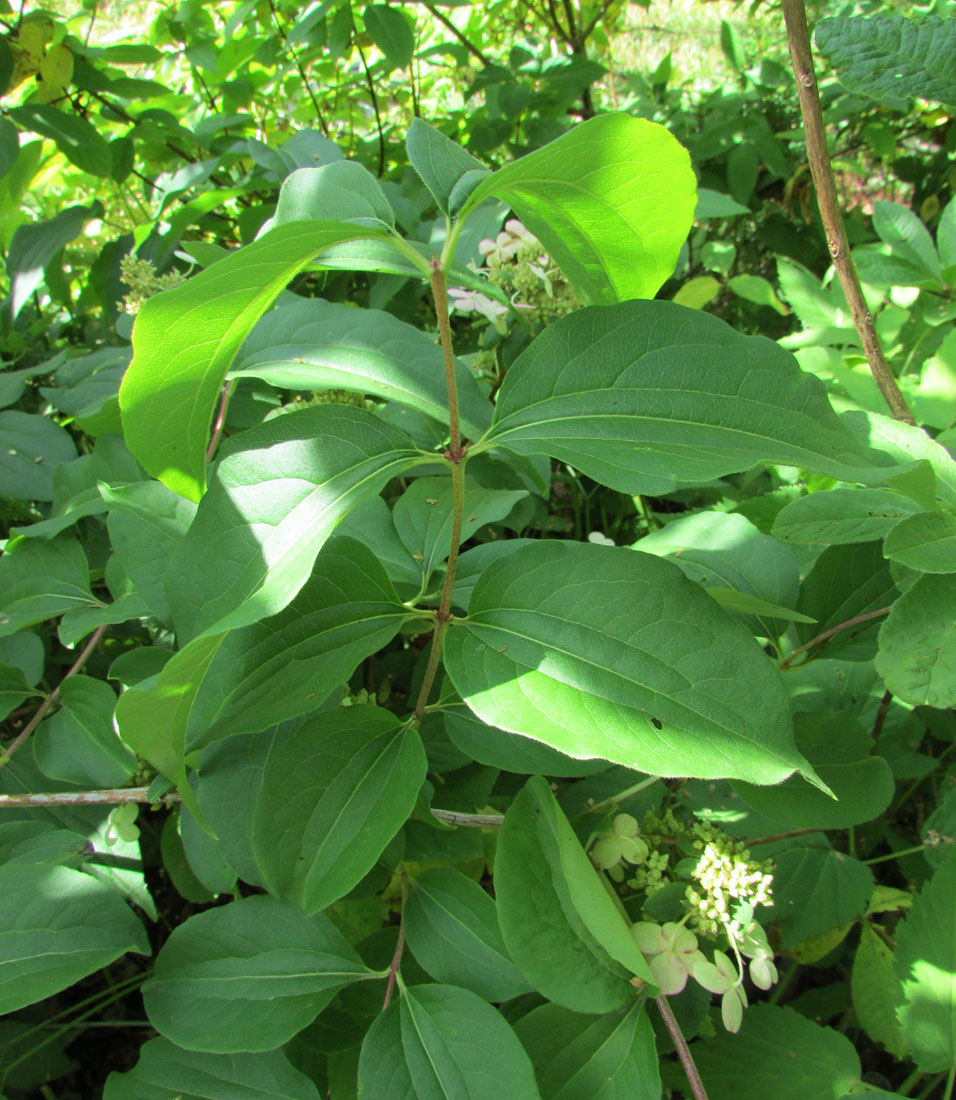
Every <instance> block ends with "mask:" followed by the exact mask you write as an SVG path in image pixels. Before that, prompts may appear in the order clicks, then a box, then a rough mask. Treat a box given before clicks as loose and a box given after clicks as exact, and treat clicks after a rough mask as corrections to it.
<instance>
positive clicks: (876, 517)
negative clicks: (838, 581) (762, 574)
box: [773, 488, 919, 545]
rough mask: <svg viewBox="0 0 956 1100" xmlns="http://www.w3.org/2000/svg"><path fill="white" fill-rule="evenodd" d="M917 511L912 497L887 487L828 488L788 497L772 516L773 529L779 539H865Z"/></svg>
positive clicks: (876, 536)
mask: <svg viewBox="0 0 956 1100" xmlns="http://www.w3.org/2000/svg"><path fill="white" fill-rule="evenodd" d="M918 511H919V505H918V504H917V503H916V502H915V501H913V500H910V499H909V498H908V497H905V496H902V495H901V494H900V493H891V492H889V490H887V489H861V488H855V489H839V488H838V489H830V490H829V491H828V492H819V493H811V494H810V495H809V496H805V497H797V499H796V500H792V501H790V503H789V504H787V505H785V506H784V507H783V508H782V509H781V510H780V512H779V514H778V515H777V518H776V519H775V520H774V524H773V533H774V536H775V537H776V538H778V539H781V540H782V541H783V542H795V543H806V542H809V543H814V542H817V543H824V544H826V545H835V544H837V543H854V542H869V541H872V540H875V539H881V538H883V536H884V535H886V534H887V533H888V532H889V531H892V530H893V528H894V527H895V526H896V525H897V524H898V523H899V522H900V521H901V520H903V519H906V517H907V516H912V515H914V514H915V513H917V512H918Z"/></svg>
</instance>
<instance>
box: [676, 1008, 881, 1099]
mask: <svg viewBox="0 0 956 1100" xmlns="http://www.w3.org/2000/svg"><path fill="white" fill-rule="evenodd" d="M694 1061H695V1062H696V1063H697V1068H698V1070H699V1071H700V1075H701V1077H702V1078H703V1079H704V1081H706V1083H707V1095H708V1096H709V1097H710V1100H767V1098H768V1097H771V1096H772V1097H773V1100H809V1098H810V1097H813V1100H839V1098H840V1097H842V1096H843V1095H844V1093H846V1092H847V1091H848V1090H850V1089H853V1088H854V1086H856V1085H858V1084H859V1080H860V1059H859V1058H858V1056H857V1053H856V1051H855V1050H854V1049H853V1046H852V1044H851V1043H850V1040H849V1039H847V1037H846V1036H845V1035H841V1034H840V1032H838V1031H834V1029H833V1028H830V1027H820V1025H819V1024H815V1023H813V1022H812V1021H811V1020H808V1019H807V1018H806V1017H805V1016H801V1015H800V1013H799V1012H796V1011H794V1009H792V1008H780V1007H778V1006H777V1005H769V1004H755V1005H752V1006H751V1007H750V1008H748V1009H747V1010H746V1011H745V1012H744V1022H743V1026H742V1027H741V1029H740V1031H739V1032H738V1033H737V1034H736V1035H731V1034H729V1033H727V1032H723V1033H720V1034H718V1036H717V1038H716V1039H709V1040H705V1041H704V1042H703V1043H696V1044H695V1045H694ZM854 1091H855V1090H854Z"/></svg>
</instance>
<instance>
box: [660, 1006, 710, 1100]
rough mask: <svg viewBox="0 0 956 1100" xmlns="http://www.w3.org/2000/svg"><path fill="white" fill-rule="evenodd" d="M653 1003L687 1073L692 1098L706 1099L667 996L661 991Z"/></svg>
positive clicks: (705, 1092) (696, 1099) (695, 1066)
mask: <svg viewBox="0 0 956 1100" xmlns="http://www.w3.org/2000/svg"><path fill="white" fill-rule="evenodd" d="M655 1004H656V1005H657V1008H658V1011H659V1012H660V1014H661V1018H662V1019H663V1021H664V1024H665V1025H666V1027H667V1030H668V1031H669V1032H670V1036H671V1038H672V1039H673V1040H674V1046H675V1047H676V1048H677V1054H678V1056H679V1057H680V1062H681V1065H682V1066H683V1067H684V1073H686V1074H687V1080H688V1081H689V1082H690V1087H691V1091H692V1092H693V1094H694V1100H707V1090H706V1089H705V1088H704V1082H703V1081H702V1080H701V1079H700V1074H699V1073H698V1072H697V1065H696V1064H695V1062H694V1056H693V1054H691V1052H690V1047H689V1046H688V1045H687V1040H686V1039H685V1038H684V1033H683V1032H682V1031H681V1029H680V1024H679V1023H678V1022H677V1020H676V1019H675V1017H674V1013H673V1012H671V1006H670V1005H669V1004H668V1003H667V998H666V997H665V996H664V994H663V993H661V994H659V995H658V996H657V997H656V998H655Z"/></svg>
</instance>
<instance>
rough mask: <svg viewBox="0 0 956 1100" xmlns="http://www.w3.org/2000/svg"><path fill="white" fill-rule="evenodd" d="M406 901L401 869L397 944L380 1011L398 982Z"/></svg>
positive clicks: (404, 879)
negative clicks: (400, 909) (400, 908)
mask: <svg viewBox="0 0 956 1100" xmlns="http://www.w3.org/2000/svg"><path fill="white" fill-rule="evenodd" d="M407 901H408V878H407V877H406V875H405V869H404V867H403V868H402V911H401V913H399V915H398V943H396V944H395V954H394V955H392V961H391V962H390V963H389V966H388V984H387V985H386V986H385V1000H384V1001H383V1002H382V1011H383V1012H384V1011H385V1009H386V1008H388V1002H389V1001H390V1000H391V999H392V991H393V990H394V989H395V982H396V981H397V980H398V971H399V969H400V968H401V965H402V954H403V953H404V951H405V903H406V902H407Z"/></svg>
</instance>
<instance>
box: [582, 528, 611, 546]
mask: <svg viewBox="0 0 956 1100" xmlns="http://www.w3.org/2000/svg"><path fill="white" fill-rule="evenodd" d="M588 542H594V543H597V545H598V546H616V545H617V543H616V542H615V541H614V539H609V538H608V537H607V535H602V534H601V532H600V531H592V532H591V533H590V535H588Z"/></svg>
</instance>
